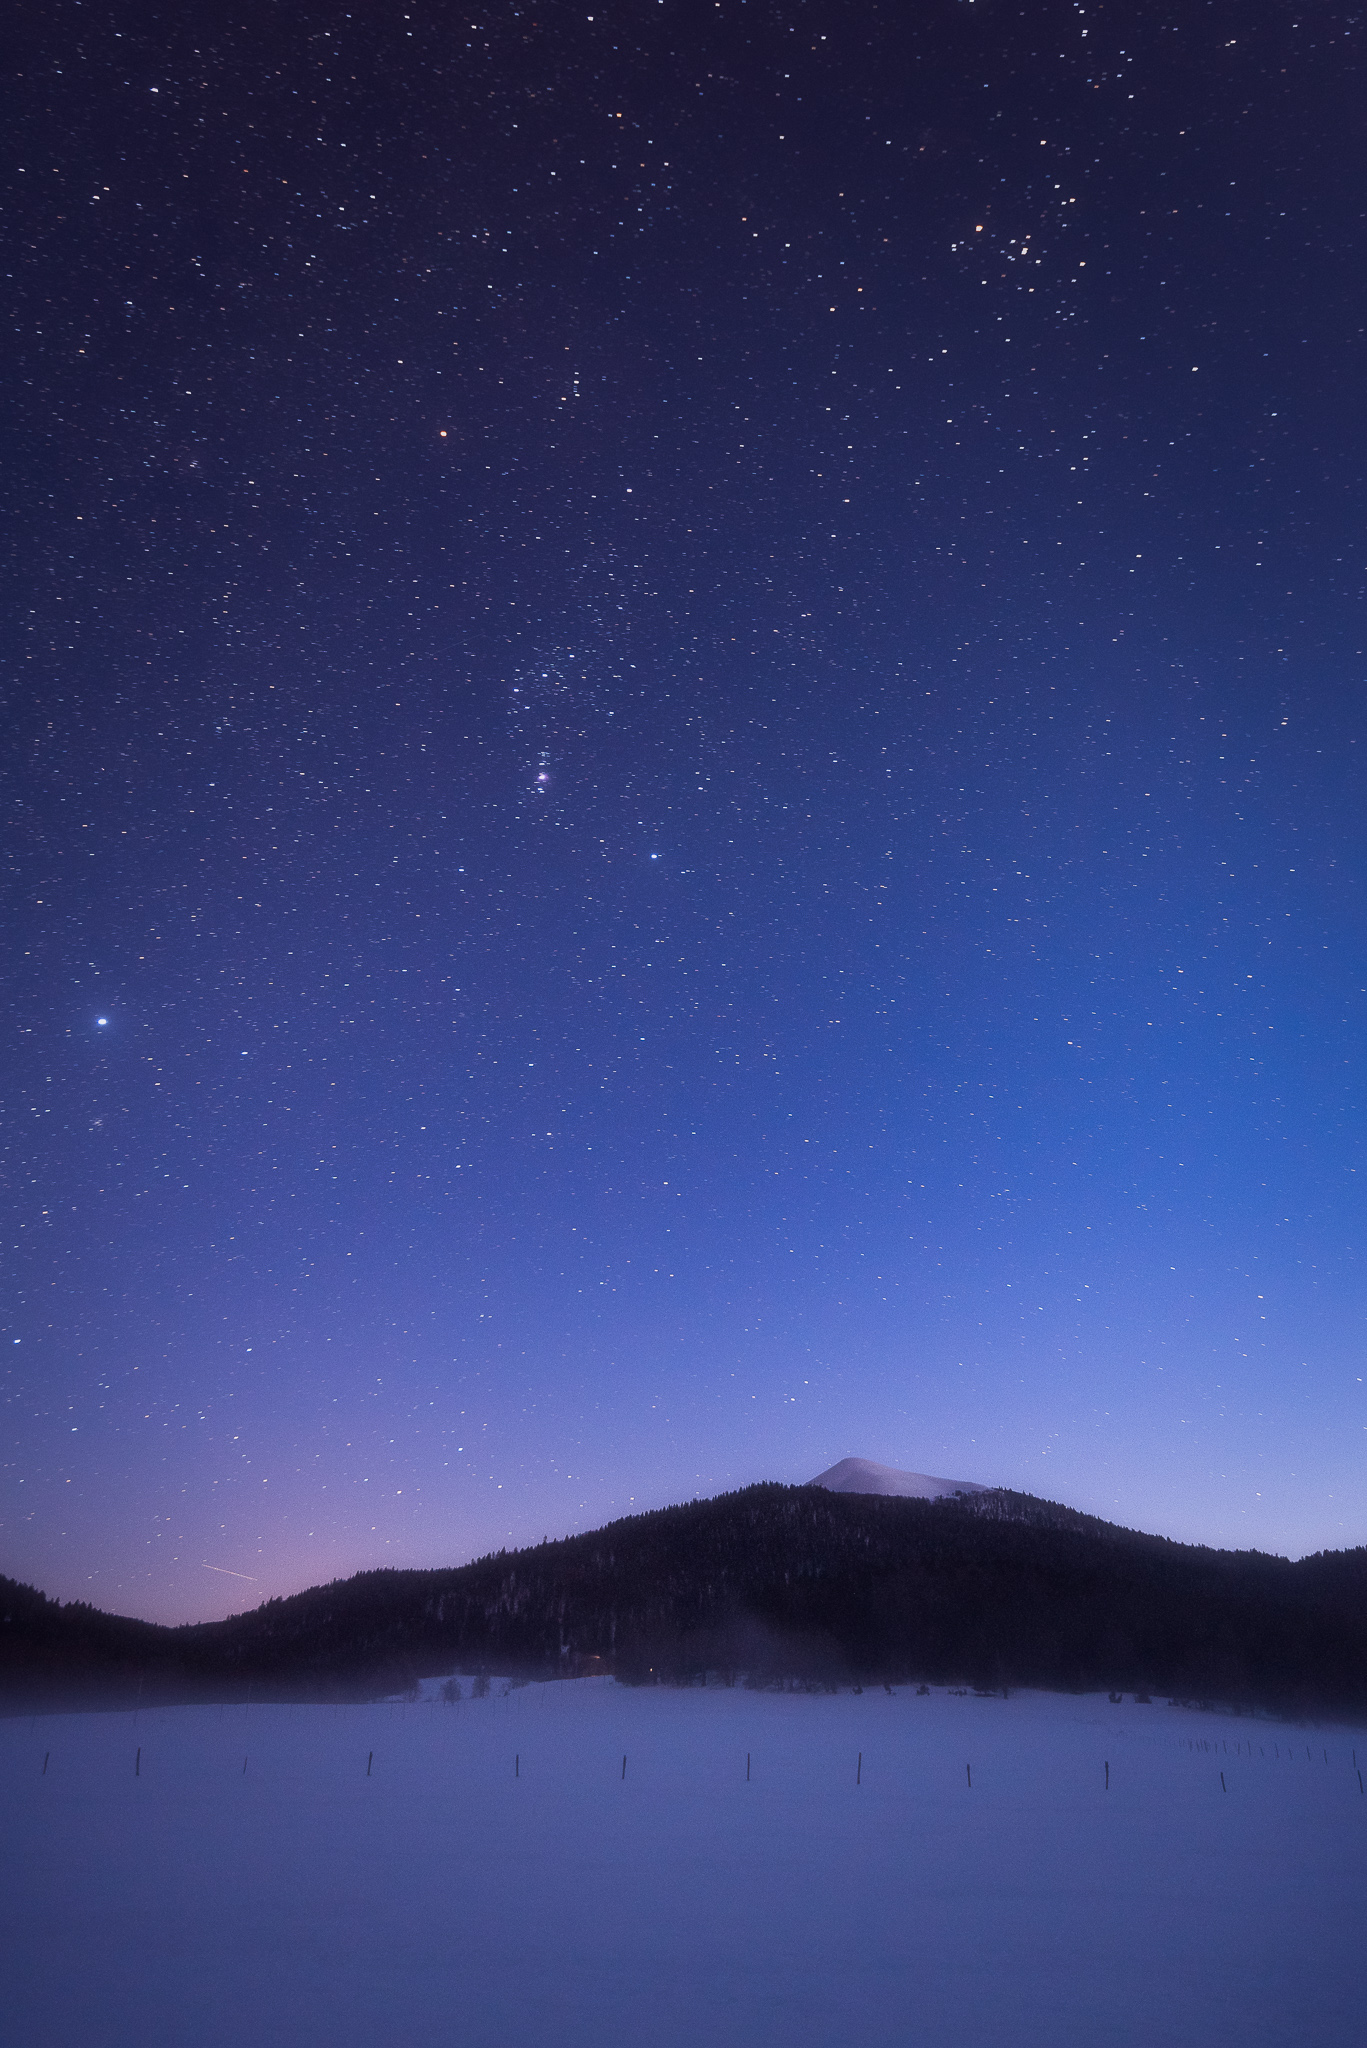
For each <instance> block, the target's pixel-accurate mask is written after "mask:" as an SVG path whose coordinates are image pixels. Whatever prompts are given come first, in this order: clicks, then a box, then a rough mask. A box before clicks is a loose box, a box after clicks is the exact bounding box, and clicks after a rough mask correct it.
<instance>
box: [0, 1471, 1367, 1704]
mask: <svg viewBox="0 0 1367 2048" xmlns="http://www.w3.org/2000/svg"><path fill="white" fill-rule="evenodd" d="M455 1669H460V1670H466V1671H475V1670H480V1669H484V1670H486V1671H491V1672H500V1673H504V1672H506V1673H509V1674H512V1675H518V1676H527V1677H538V1676H540V1677H544V1676H552V1675H556V1674H563V1675H572V1674H575V1673H578V1672H582V1671H584V1670H586V1669H597V1670H609V1671H613V1672H615V1673H616V1674H617V1675H618V1677H619V1678H622V1679H624V1680H628V1681H635V1682H642V1681H644V1682H649V1681H652V1680H659V1681H666V1682H668V1681H684V1680H688V1679H690V1678H694V1677H696V1676H698V1675H699V1674H701V1673H703V1672H706V1671H715V1672H719V1673H721V1674H723V1675H725V1676H728V1677H733V1678H734V1677H741V1678H744V1679H746V1680H748V1681H749V1682H751V1683H766V1682H771V1681H779V1680H782V1679H785V1678H797V1679H806V1680H809V1681H810V1682H813V1683H822V1682H824V1683H839V1682H851V1681H853V1682H868V1681H870V1680H872V1681H877V1680H887V1681H889V1682H892V1681H903V1682H905V1681H907V1680H913V1679H915V1680H925V1681H928V1682H931V1683H940V1684H946V1683H951V1684H966V1685H974V1686H994V1687H1000V1686H1008V1687H1010V1686H1020V1685H1030V1686H1043V1687H1052V1688H1060V1689H1067V1690H1092V1689H1096V1688H1118V1689H1123V1690H1134V1691H1148V1692H1152V1693H1160V1692H1161V1693H1163V1694H1165V1695H1168V1696H1177V1697H1183V1698H1203V1699H1211V1700H1216V1701H1221V1702H1227V1703H1230V1704H1234V1705H1243V1706H1257V1707H1263V1708H1268V1709H1272V1710H1274V1711H1280V1712H1288V1713H1327V1712H1332V1713H1338V1714H1348V1715H1356V1714H1359V1713H1362V1712H1364V1711H1367V1549H1358V1550H1352V1551H1338V1552H1329V1553H1324V1554H1321V1555H1318V1556H1315V1557H1309V1558H1304V1559H1301V1560H1300V1561H1299V1562H1297V1563H1291V1562H1289V1561H1288V1560H1287V1559H1285V1558H1278V1557H1270V1556H1266V1555H1263V1554H1261V1553H1259V1552H1256V1551H1219V1550H1209V1549H1204V1548H1201V1547H1199V1546H1195V1545H1187V1544H1180V1543H1174V1542H1170V1541H1168V1540H1167V1539H1166V1538H1163V1537H1160V1536H1148V1535H1142V1534H1138V1533H1136V1532H1134V1531H1131V1530H1125V1529H1120V1528H1117V1527H1115V1526H1113V1525H1112V1524H1110V1523H1107V1522H1102V1521H1099V1520H1096V1519H1095V1518H1093V1517H1091V1516H1087V1515H1081V1514H1078V1513H1076V1512H1074V1511H1073V1510H1071V1509H1068V1508H1064V1507H1059V1506H1056V1505H1054V1504H1052V1503H1048V1502H1044V1501H1038V1500H1034V1499H1031V1498H1030V1497H1028V1496H1026V1495H1021V1494H1014V1493H1009V1492H1004V1491H1002V1492H993V1493H986V1494H979V1495H974V1496H963V1497H957V1498H953V1499H947V1500H936V1501H921V1500H903V1499H888V1498H884V1497H881V1496H877V1495H867V1494H834V1493H827V1492H825V1491H824V1490H822V1489H820V1488H816V1487H785V1486H777V1485H762V1486H752V1487H748V1488H746V1489H745V1490H744V1491H742V1492H738V1493H732V1494H723V1495H721V1496H720V1497H719V1498H717V1499H715V1500H704V1501H693V1502H689V1503H687V1504H685V1505H683V1506H679V1507H672V1508H664V1509H660V1510H658V1511H657V1512H655V1513H652V1514H643V1515H634V1516H631V1517H629V1518H627V1519H625V1520H623V1521H619V1522H614V1523H612V1524H610V1525H609V1526H608V1527H606V1528H604V1529H600V1530H596V1531H594V1532H593V1533H591V1534H589V1535H584V1536H573V1537H569V1538H566V1539H565V1540H563V1541H560V1542H553V1543H552V1542H546V1543H542V1544H540V1545H538V1546H536V1547H534V1548H530V1549H527V1550H521V1551H513V1552H506V1553H505V1552H501V1551H500V1552H498V1553H497V1554H495V1555H492V1556H489V1557H484V1558H480V1559H477V1560H476V1561H475V1562H474V1563H472V1564H467V1565H462V1566H459V1567H456V1568H453V1569H450V1570H437V1571H373V1572H361V1573H358V1574H357V1575H356V1576H355V1577H354V1578H351V1579H346V1580H337V1581H334V1582H333V1583H332V1584H330V1585H326V1586H318V1587H314V1588H311V1589H310V1590H309V1591H307V1592H304V1593H298V1594H295V1595H293V1596H292V1597H290V1598H288V1599H279V1600H271V1601H268V1602H267V1603H266V1604H265V1605H264V1606H262V1607H259V1608H256V1609H255V1610H253V1611H252V1612H250V1613H247V1614H242V1615H237V1616H234V1617H233V1618H231V1619H230V1620H227V1621H222V1622H211V1623H202V1624H197V1625H193V1626H188V1627H183V1628H161V1627H158V1626H156V1625H154V1624H152V1623H148V1622H139V1621H132V1620H127V1619H123V1618H120V1617H118V1616H112V1615H106V1614H102V1613H100V1612H98V1611H97V1610H96V1609H93V1608H90V1607H87V1606H85V1605H83V1604H81V1603H72V1604H69V1605H66V1606H63V1605H61V1604H60V1603H58V1602H55V1601H49V1600H46V1599H44V1597H43V1595H42V1594H40V1593H36V1592H34V1591H33V1590H32V1589H30V1588H28V1587H23V1586H19V1585H16V1584H15V1583H14V1582H13V1581H11V1580H0V1692H2V1693H3V1698H4V1701H5V1703H6V1704H7V1705H8V1706H10V1707H11V1708H12V1709H13V1708H15V1707H18V1706H23V1705H33V1704H36V1703H38V1702H39V1701H51V1702H53V1703H55V1702H57V1701H58V1700H63V1701H66V1702H68V1703H72V1704H74V1703H77V1702H78V1701H79V1700H81V1699H88V1700H92V1701H93V1700H95V1699H96V1698H99V1699H102V1700H109V1701H111V1702H113V1701H116V1700H118V1701H126V1700H128V1699H130V1698H132V1697H136V1696H139V1695H141V1696H142V1697H143V1698H147V1699H151V1698H158V1699H171V1698H175V1699H234V1698H242V1697H244V1696H245V1694H246V1692H247V1690H248V1689H249V1688H250V1689H251V1691H252V1693H253V1696H255V1697H261V1698H265V1697H274V1698H289V1699H320V1698H339V1697H355V1696H357V1695H358V1694H365V1693H375V1692H385V1691H388V1692H392V1691H396V1690H399V1689H401V1688H402V1687H404V1686H406V1685H409V1684H411V1683H413V1682H414V1681H415V1680H416V1679H417V1678H419V1677H423V1676H430V1675H433V1674H437V1673H441V1672H447V1671H451V1670H455Z"/></svg>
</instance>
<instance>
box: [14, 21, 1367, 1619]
mask: <svg viewBox="0 0 1367 2048" xmlns="http://www.w3.org/2000/svg"><path fill="white" fill-rule="evenodd" d="M1364 33H1367V31H1364V29H1363V28H1362V25H1361V23H1360V21H1359V20H1358V18H1357V17H1356V16H1355V15H1353V14H1352V13H1350V12H1349V11H1348V10H1346V9H1344V8H1340V7H1336V6H1333V5H1328V6H1320V7H1316V8H1314V9H1304V10H1302V9H1299V8H1296V7H1292V6H1289V5H1280V4H1266V0H1259V4H1252V5H1250V4H1249V0H1238V4H1234V0H1228V4H1217V5H1210V6H1191V5H1184V6H1182V7H1172V8H1168V9H1164V8H1162V7H1154V6H1152V5H1150V4H1148V0H1145V4H1142V5H1141V4H1138V0H1130V4H1126V5H1122V6H1110V7H1105V8H1102V7H1094V6H1088V7H1082V6H1075V5H1072V4H1068V5H1032V6H1027V7H1021V6H1008V5H1002V4H995V0H976V4H973V0H929V4H927V5H925V6H918V7H915V8H911V7H908V6H906V5H904V4H902V0H897V4H888V5H885V6H873V5H865V4H853V5H852V4H849V0H841V4H839V5H836V4H834V0H829V4H826V0H813V4H809V5H799V4H783V5H779V4H750V5H740V4H738V0H722V4H720V5H712V4H710V0H709V4H707V5H703V4H700V0H665V4H663V5H661V4H657V0H650V4H646V0H633V4H630V5H627V4H622V0H612V4H607V5H604V4H603V0H596V4H594V5H593V6H592V11H590V10H589V8H588V7H574V8H572V7H568V6H564V7H561V6H557V7H550V8H542V9H532V8H529V7H526V6H523V7H520V8H518V7H509V6H506V5H503V6H499V7H497V8H494V9H489V10H479V9H474V10H469V11H466V12H460V11H458V10H457V9H455V8H454V7H453V6H447V5H428V6H417V5H415V6H413V8H412V9H411V11H410V12H408V13H404V12H402V10H401V9H390V8H379V7H363V6H359V5H358V6H356V7H355V8H353V10H352V12H351V13H347V12H345V11H344V10H342V9H341V8H337V7H317V6H315V7H308V6H305V7H302V8H298V9H294V8H291V9H283V8H280V7H276V6H270V7H267V6H263V5H261V4H259V0H257V4H252V5H248V6H247V7H246V8H243V9H238V10H236V11H235V12H234V14H233V17H232V19H231V20H229V19H228V18H227V17H225V16H218V17H217V18H215V17H214V16H213V14H212V12H211V13H210V14H209V16H208V17H207V18H206V17H205V16H204V15H203V14H202V13H201V12H200V11H198V10H187V9H184V8H181V7H173V6H166V7H164V8H157V7H152V6H144V7H137V6H119V5H117V4H115V5H104V6H91V5H85V6H81V5H76V4H73V0H57V4H54V5H51V6H49V7H46V8H44V9H43V10H42V11H41V13H40V12H38V11H32V12H31V13H30V15H29V17H28V19H27V24H26V26H25V27H24V28H22V29H21V31H20V40H19V43H18V46H17V48H16V49H14V50H13V52H12V73H13V74H17V77H15V76H12V82H11V89H10V92H9V95H8V101H9V105H10V108H11V114H10V124H9V129H8V132H7V135H6V138H5V149H4V153H5V159H6V172H5V179H4V185H5V207H6V219H7V223H8V230H9V232H8V237H7V249H8V255H9V264H8V266H7V267H8V268H9V269H10V271H11V276H10V279H9V281H8V283H7V286H6V289H7V291H8V293H9V295H10V297H9V303H10V306H11V308H12V316H13V317H12V321H11V329H12V337H13V338H12V340H11V343H10V348H11V365H12V367H11V373H10V376H9V378H8V380H7V394H8V397H9V400H10V404H9V407H8V409H7V421H6V425H5V427H4V434H5V448H4V462H3V481H2V482H0V494H2V496H3V505H4V512H5V528H6V533H7V544H8V549H9V569H10V574H9V577H8V579H7V583H8V590H9V600H8V602H7V607H6V611H5V614H4V624H3V629H2V631H3V641H2V643H0V655H3V681H4V692H5V695H4V721H5V732H6V735H7V744H6V749H5V755H4V777H5V787H4V793H3V794H4V802H5V806H6V821H7V846H8V866H7V870H6V891H7V894H6V910H5V919H6V932H7V939H6V957H7V970H8V971H7V1022H6V1035H5V1039H4V1045H5V1055H4V1145H5V1155H4V1156H5V1164H6V1178H5V1196H4V1200H5V1205H6V1206H5V1217H4V1221H5V1229H4V1238H3V1242H4V1246H5V1262H6V1264H5V1276H4V1298H3V1322H4V1331H3V1339H2V1340H0V1343H2V1345H3V1356H4V1365H5V1379H4V1397H5V1407H4V1418H5V1427H4V1441H3V1454H2V1455H3V1469H2V1470H0V1522H2V1523H3V1526H2V1527H0V1569H3V1570H5V1571H7V1572H9V1573H10V1574H12V1575H15V1576H18V1577H20V1578H23V1579H27V1580H30V1581H32V1582H34V1583H36V1584H38V1585H40V1586H42V1587H44V1588H45V1589H46V1590H47V1591H49V1592H50V1593H53V1594H56V1595H59V1596H61V1597H63V1598H73V1597H82V1598H88V1599H92V1600H94V1601H95V1602H96V1603H97V1604H99V1605H102V1606H106V1607H111V1608H117V1609H119V1610H122V1611H125V1612H134V1613H139V1614H146V1615H150V1616H154V1617H157V1618H162V1619H184V1618H194V1617H199V1616H205V1615H211V1614H217V1613H222V1612H225V1611H228V1610H229V1609H232V1608H235V1607H238V1606H241V1605H245V1604H252V1603H254V1602H255V1601H256V1600H258V1599H260V1598H262V1597H264V1596H265V1595H267V1594H271V1593H277V1592H284V1591H289V1590H292V1589H294V1588H296V1587H298V1586H300V1585H303V1584H308V1583H312V1582H316V1581H318V1580H320V1579H325V1578H329V1577H332V1576H334V1575H339V1574H342V1573H345V1572H349V1571H352V1570H354V1569H357V1568H359V1567H362V1566H365V1565H371V1564H438V1563H450V1562H455V1561H459V1560H461V1559H464V1558H466V1557H468V1556H470V1555H472V1554H475V1553H478V1552H481V1551H484V1550H487V1549H489V1548H494V1547H497V1546H499V1545H501V1544H509V1545H511V1544H513V1543H517V1542H523V1541H527V1540H536V1539H539V1538H540V1537H541V1536H542V1535H543V1534H545V1533H550V1534H559V1533H563V1532H565V1531H568V1530H572V1529H577V1528H585V1527H590V1526H593V1525H594V1524H596V1523H599V1522H602V1521H605V1520H607V1519H609V1518H610V1517H611V1516H613V1515H615V1514H620V1513H622V1512H624V1511H627V1510H629V1509H630V1508H631V1507H633V1506H635V1507H643V1506H654V1505H659V1504H662V1503H664V1502H667V1501H671V1500H677V1499H680V1498H684V1497H687V1496H689V1495H691V1494H693V1493H711V1492H714V1491H718V1490H720V1489H722V1488H725V1487H730V1486H735V1485H739V1484H743V1483H747V1482H749V1481H751V1480H754V1479H759V1478H782V1479H791V1480H801V1479H805V1478H808V1477H810V1476H811V1475H812V1473H814V1472H816V1471H817V1470H819V1469H820V1468H822V1467H824V1466H825V1465H827V1464H829V1463H831V1462H832V1461H833V1460H834V1459H836V1458H837V1457H840V1456H842V1455H844V1454H846V1453H849V1452H857V1453H860V1454H863V1455H866V1456H870V1457H873V1458H877V1459H880V1460H883V1461H885V1462H887V1463H892V1464H898V1465H904V1466H911V1467H914V1468H917V1469H921V1470H927V1471H932V1472H938V1473H947V1474H949V1475H950V1476H954V1477H965V1478H975V1479H979V1480H985V1481H989V1482H994V1483H1001V1484H1005V1485H1010V1486H1015V1487H1020V1488H1024V1489H1027V1490H1029V1491H1031V1492H1036V1493H1041V1494H1044V1495H1046V1496H1048V1497H1051V1498H1054V1499H1060V1500H1065V1501H1068V1502H1070V1503H1072V1504H1074V1505H1076V1506H1079V1507H1084V1508H1087V1509H1091V1510H1093V1511H1095V1512H1097V1513H1100V1514H1103V1515H1106V1516H1108V1517H1110V1518H1113V1519H1116V1520H1120V1521H1124V1522H1126V1523H1129V1524H1132V1525H1138V1526H1142V1527H1145V1528H1153V1529H1161V1530H1163V1531H1165V1532H1167V1533H1169V1534H1173V1535H1177V1536H1181V1537H1184V1538H1191V1539H1198V1540H1202V1541H1207V1542H1218V1543H1223V1544H1231V1545H1250V1544H1255V1545H1258V1546H1259V1547H1262V1548H1268V1549H1276V1550H1281V1551H1289V1552H1291V1553H1292V1554H1299V1553H1300V1552H1302V1551H1304V1550H1307V1549H1315V1548H1321V1547H1331V1546H1332V1547H1338V1546H1342V1545H1346V1544H1354V1543H1359V1542H1362V1541H1364V1540H1367V1483H1365V1482H1364V1461H1365V1460H1367V1400H1365V1399H1364V1386H1363V1373H1364V1363H1363V1360H1364V1343H1363V1334H1364V1270H1363V1262H1362V1240H1363V1225H1364V1215H1363V1209H1364V1196H1365V1195H1367V1188H1364V1179H1365V1178H1367V1162H1364V1159H1363V1148H1362V1142H1361V1132H1362V1071H1363V1055H1364V1019H1365V1017H1367V1007H1365V1004H1367V958H1365V957H1364V933H1363V882H1364V835H1363V816H1364V787H1363V784H1364V778H1363V773H1362V763H1361V759H1360V749H1361V747H1362V746H1363V744H1364V741H1363V732H1364V719H1363V694H1362V686H1363V669H1364V661H1363V646H1364V617H1363V608H1362V595H1363V577H1364V562H1365V560H1367V557H1365V556H1364V545H1365V543H1364V510H1365V509H1367V489H1365V488H1364V474H1363V448H1364V445H1367V374H1365V368H1367V366H1365V365H1364V350H1363V338H1364V326H1365V325H1367V263H1364V260H1363V218H1364V216H1363V200H1362V194H1363V192H1364V190H1367V163H1365V162H1364V156H1367V148H1365V147H1364V138H1365V137H1367V129H1365V128H1364V124H1363V121H1362V107H1363V104H1364V94H1365V92H1367V80H1365V79H1364V74H1363V66H1362V63H1361V59H1360V56H1359V49H1360V45H1361V41H1362V36H1363V34H1364ZM232 1573H237V1574H240V1575H242V1576H241V1577H240V1578H233V1577H231V1576H225V1574H232Z"/></svg>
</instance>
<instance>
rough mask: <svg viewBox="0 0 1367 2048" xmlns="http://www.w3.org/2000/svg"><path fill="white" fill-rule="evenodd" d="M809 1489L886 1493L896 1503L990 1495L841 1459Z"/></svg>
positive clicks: (970, 1486) (959, 1482)
mask: <svg viewBox="0 0 1367 2048" xmlns="http://www.w3.org/2000/svg"><path fill="white" fill-rule="evenodd" d="M807 1484H808V1485H809V1486H824V1487H825V1489H826V1491H827V1492H828V1493H888V1494H894V1495H896V1496H897V1498H898V1499H900V1500H943V1499H944V1498H945V1497H946V1495H948V1494H952V1493H990V1492H991V1488H990V1487H987V1486H981V1485H979V1483H978V1481H977V1480H976V1479H933V1478H932V1477H931V1475H930V1474H929V1472H899V1471H898V1470H897V1469H896V1467H895V1466H893V1465H875V1464H874V1462H873V1460H872V1458H842V1459H841V1460H840V1463H839V1464H838V1465H832V1466H831V1467H830V1469H829V1470H828V1471H826V1472H818V1473H817V1475H816V1478H815V1479H809V1480H808V1481H807Z"/></svg>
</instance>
